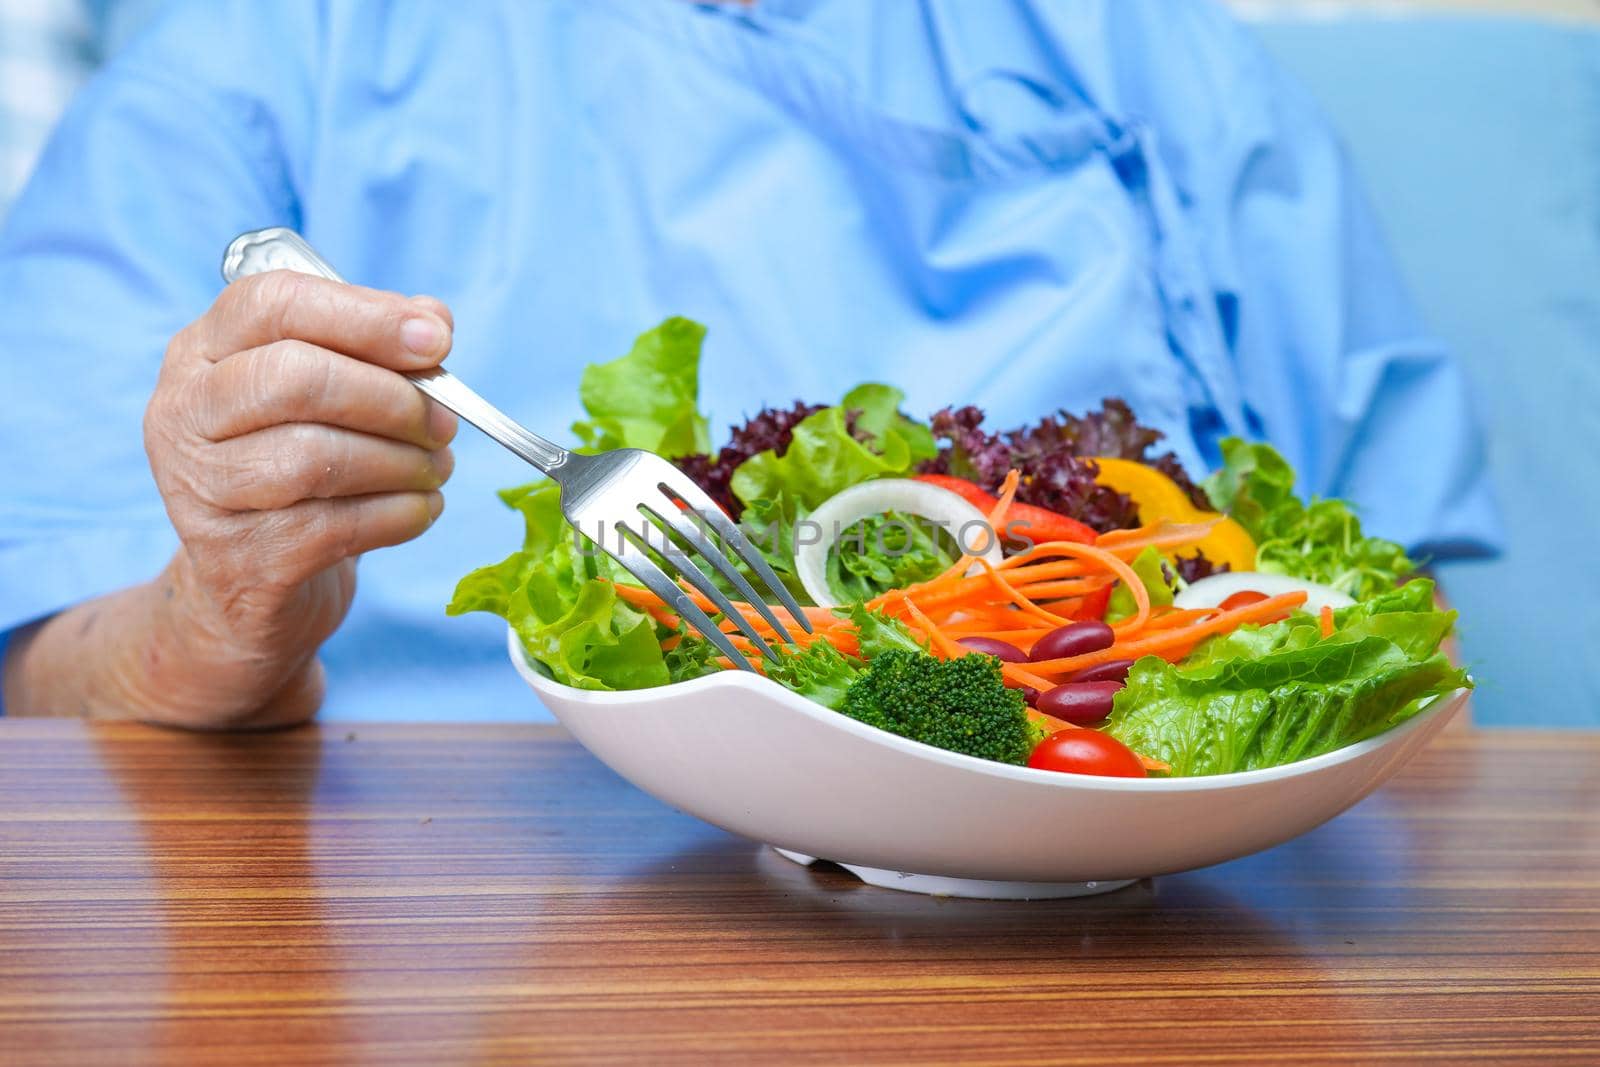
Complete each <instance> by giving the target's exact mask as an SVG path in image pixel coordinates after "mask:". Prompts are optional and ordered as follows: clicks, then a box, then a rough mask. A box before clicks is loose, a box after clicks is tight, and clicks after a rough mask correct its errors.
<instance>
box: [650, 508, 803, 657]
mask: <svg viewBox="0 0 1600 1067" xmlns="http://www.w3.org/2000/svg"><path fill="white" fill-rule="evenodd" d="M663 503H664V504H665V505H666V506H665V507H664V508H662V509H661V510H659V511H658V510H657V509H655V508H654V507H652V506H650V505H649V504H648V503H646V504H641V505H640V506H641V507H642V508H644V510H645V511H646V512H647V513H649V514H650V515H651V516H653V517H654V518H655V519H657V520H658V521H659V522H661V524H662V525H664V526H666V527H668V528H669V529H671V530H672V532H674V533H676V534H677V535H678V536H679V537H681V538H683V539H684V540H685V541H688V542H689V544H690V545H692V546H694V550H695V551H696V552H697V553H699V554H700V556H701V558H703V559H704V560H706V562H708V563H710V564H711V565H712V566H713V567H715V568H716V569H717V573H718V574H720V575H722V576H723V577H724V578H726V579H727V580H728V581H730V582H732V583H733V585H734V586H735V587H736V588H737V589H738V590H739V592H740V593H742V594H743V595H744V599H745V602H746V603H748V604H749V605H750V606H751V607H753V608H755V609H756V611H758V612H760V613H761V617H762V618H763V619H765V620H766V621H767V625H768V626H771V627H772V629H773V630H774V631H775V632H776V633H777V635H778V640H780V641H782V642H783V643H784V644H786V645H792V644H794V635H792V634H791V633H789V628H788V627H787V626H785V625H784V624H783V623H782V622H781V621H779V619H778V615H777V613H776V612H775V611H773V610H772V608H771V607H770V606H769V605H768V604H767V602H766V598H765V597H763V596H762V595H761V594H760V593H757V592H756V590H755V586H753V585H751V584H750V581H749V579H747V578H746V577H745V576H744V575H742V574H740V573H739V570H738V568H736V567H735V566H734V565H733V564H732V563H730V562H729V561H728V557H727V556H725V555H723V553H722V550H721V549H719V548H718V547H717V546H716V545H714V544H712V542H711V538H709V537H707V536H706V535H705V531H704V530H703V529H702V528H701V526H700V523H699V522H696V521H695V520H694V519H691V518H689V517H688V516H687V515H685V514H684V513H683V512H682V511H679V510H678V508H677V507H675V506H674V505H673V503H672V501H671V500H670V499H663ZM695 518H699V514H698V513H696V515H695ZM702 521H703V520H702ZM674 562H676V561H674ZM697 588H698V587H697ZM701 591H702V592H704V590H701ZM707 595H710V594H707ZM721 606H722V605H721V604H720V603H719V604H718V607H721ZM731 607H732V605H731V604H730V605H729V608H731ZM741 629H742V627H741Z"/></svg>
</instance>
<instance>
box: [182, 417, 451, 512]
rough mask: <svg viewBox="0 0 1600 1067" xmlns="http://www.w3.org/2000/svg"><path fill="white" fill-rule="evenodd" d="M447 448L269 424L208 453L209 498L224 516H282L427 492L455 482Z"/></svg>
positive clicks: (202, 484) (204, 480)
mask: <svg viewBox="0 0 1600 1067" xmlns="http://www.w3.org/2000/svg"><path fill="white" fill-rule="evenodd" d="M454 466H455V458H454V456H452V455H451V453H450V450H449V449H448V448H442V449H438V450H435V451H431V452H430V451H428V450H427V449H424V448H418V447H417V446H416V445H408V444H402V443H401V442H399V441H391V440H389V439H388V438H386V437H373V436H372V435H371V434H364V433H357V432H355V431H353V430H341V429H338V428H337V427H333V426H322V425H318V424H316V423H304V422H296V423H287V424H283V425H279V426H269V427H267V428H266V429H264V430H256V431H255V432H253V433H247V434H245V435H243V436H241V437H230V438H229V439H228V440H226V441H221V442H218V443H217V444H215V445H211V446H209V447H208V448H207V449H206V455H205V457H204V458H203V460H202V461H201V471H200V474H199V476H198V478H197V481H198V483H199V488H200V490H201V494H202V496H203V497H204V498H205V500H206V502H207V503H209V504H211V505H212V506H213V507H217V508H221V509H223V510H225V511H275V510H277V509H279V508H286V507H289V506H290V505H292V504H295V503H297V502H298V501H302V500H318V499H328V498H332V497H345V496H365V495H368V494H372V493H397V492H425V491H427V490H430V489H437V488H439V487H440V486H441V485H443V484H444V483H445V481H446V479H448V478H449V477H450V472H451V470H453V469H454Z"/></svg>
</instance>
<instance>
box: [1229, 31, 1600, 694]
mask: <svg viewBox="0 0 1600 1067" xmlns="http://www.w3.org/2000/svg"><path fill="white" fill-rule="evenodd" d="M1437 6H1438V5H1430V7H1437ZM1501 6H1502V7H1505V8H1507V9H1510V8H1511V7H1512V5H1501ZM1530 6H1535V5H1528V4H1519V5H1516V7H1518V8H1522V9H1524V10H1525V9H1527V8H1528V7H1530ZM1560 7H1561V10H1562V11H1563V12H1565V11H1570V12H1572V13H1573V14H1579V13H1581V12H1582V10H1583V9H1589V10H1591V11H1593V12H1594V13H1595V17H1596V18H1600V5H1592V4H1584V5H1560ZM1334 10H1335V9H1329V8H1326V7H1325V6H1324V7H1320V8H1318V9H1317V10H1316V11H1315V12H1313V13H1312V14H1309V15H1306V14H1297V13H1296V12H1295V11H1294V10H1290V11H1288V12H1287V13H1286V12H1285V8H1284V5H1252V6H1251V7H1250V8H1248V9H1247V13H1248V14H1250V15H1251V16H1252V21H1253V22H1254V24H1255V27H1256V29H1257V31H1258V33H1259V35H1260V37H1261V38H1262V40H1263V41H1264V42H1265V44H1266V46H1267V47H1268V49H1269V50H1270V51H1271V52H1272V53H1273V54H1274V56H1275V57H1276V58H1277V59H1278V60H1279V62H1281V63H1282V64H1283V65H1284V66H1285V67H1287V68H1288V69H1289V70H1290V71H1292V72H1293V73H1294V74H1296V75H1297V76H1298V77H1299V78H1300V80H1301V81H1303V82H1304V83H1305V84H1306V85H1307V86H1308V87H1309V88H1310V89H1311V90H1312V91H1313V92H1314V93H1315V94H1316V95H1317V96H1318V98H1319V99H1320V100H1321V101H1322V103H1323V105H1324V107H1325V108H1326V109H1327V110H1328V112H1329V113H1330V115H1331V116H1332V117H1333V120H1334V123H1335V125H1336V126H1338V127H1339V129H1340V130H1341V132H1342V133H1343V135H1344V137H1345V139H1346V141H1347V143H1348V145H1349V147H1350V149H1351V151H1352V153H1353V154H1354V156H1355V158H1356V161H1357V164H1358V169H1359V170H1360V171H1361V173H1362V175H1363V177H1364V178H1365V179H1366V182H1367V185H1368V188H1369V189H1370V191H1371V193H1372V195H1373V198H1374V199H1375V200H1376V202H1377V205H1378V208H1379V212H1380V214H1381V215H1382V216H1383V219H1384V222H1385V224H1386V226H1387V228H1388V231H1389V236H1390V240H1391V243H1392V244H1393V246H1394V248H1395V251H1396V253H1397V254H1398V256H1399V258H1400V261H1401V265H1402V267H1403V268H1404V269H1405V273H1406V276H1407V277H1408V279H1409V280H1410V283H1411V285H1412V288H1413V295H1414V297H1415V298H1416V300H1417V302H1418V303H1419V304H1420V306H1421V308H1422V311H1423V315H1424V317H1425V318H1426V320H1427V321H1428V323H1429V325H1430V326H1431V327H1432V328H1433V329H1434V330H1435V331H1436V332H1438V333H1439V334H1441V335H1442V336H1443V337H1444V338H1445V339H1447V340H1448V341H1450V342H1451V344H1452V345H1453V346H1454V347H1455V349H1456V351H1457V352H1458V353H1459V354H1460V357H1461V359H1462V360H1463V361H1464V363H1465V364H1466V366H1467V370H1468V372H1469V374H1470V375H1471V378H1472V380H1473V383H1474V385H1475V386H1476V388H1477V393H1478V400H1479V405H1480V409H1481V410H1482V411H1483V413H1484V416H1485V418H1486V420H1487V422H1488V425H1489V429H1490V450H1491V451H1490V462H1491V465H1492V467H1493V472H1494V479H1495V484H1496V488H1497V489H1498V491H1499V497H1500V503H1501V506H1502V509H1503V512H1504V515H1505V520H1506V528H1507V532H1508V537H1509V546H1510V550H1509V551H1508V553H1507V554H1506V555H1505V556H1504V557H1503V558H1501V559H1498V560H1494V561H1490V562H1481V563H1462V564H1454V565H1451V566H1448V567H1446V568H1443V569H1442V571H1443V579H1444V583H1445V586H1446V589H1447V591H1448V592H1449V594H1450V596H1451V597H1452V598H1453V599H1454V601H1455V602H1456V606H1457V607H1458V608H1460V610H1461V614H1462V626H1461V629H1462V641H1463V646H1464V649H1465V654H1466V657H1467V658H1468V659H1469V660H1470V661H1471V662H1472V663H1473V665H1474V667H1475V670H1476V673H1477V674H1478V676H1479V679H1480V688H1479V690H1478V693H1477V696H1476V699H1475V706H1474V714H1475V716H1476V720H1477V721H1478V722H1479V723H1484V724H1494V725H1516V724H1544V725H1552V726H1596V725H1600V669H1597V656H1596V654H1595V649H1597V648H1600V613H1597V612H1596V611H1595V610H1594V609H1593V607H1592V597H1593V595H1594V594H1593V591H1592V586H1593V584H1594V583H1593V581H1592V580H1591V579H1589V578H1587V577H1585V574H1586V568H1587V566H1588V564H1587V556H1588V553H1587V551H1585V549H1586V548H1587V547H1588V535H1589V534H1591V533H1593V532H1595V531H1596V530H1600V472H1597V470H1596V468H1595V456H1596V455H1597V454H1600V22H1590V21H1588V20H1585V19H1579V18H1553V17H1552V18H1526V17H1506V16H1500V15H1494V14H1485V15H1458V14H1450V13H1442V12H1440V11H1436V10H1429V11H1424V12H1412V13H1409V14H1400V13H1397V12H1396V11H1395V10H1393V9H1385V10H1384V11H1381V12H1376V13H1361V12H1352V11H1350V10H1348V9H1346V10H1345V11H1343V12H1341V13H1338V14H1337V15H1335V14H1331V13H1330V12H1332V11H1334Z"/></svg>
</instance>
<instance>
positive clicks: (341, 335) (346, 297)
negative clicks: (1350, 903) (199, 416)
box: [195, 270, 451, 371]
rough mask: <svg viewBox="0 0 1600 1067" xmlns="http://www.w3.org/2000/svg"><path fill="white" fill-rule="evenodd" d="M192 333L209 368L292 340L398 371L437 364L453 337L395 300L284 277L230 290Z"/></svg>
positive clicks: (281, 273)
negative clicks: (248, 351)
mask: <svg viewBox="0 0 1600 1067" xmlns="http://www.w3.org/2000/svg"><path fill="white" fill-rule="evenodd" d="M195 328H196V329H197V331H198V341H199V345H198V347H199V349H200V351H201V353H202V355H203V356H204V357H205V358H206V359H209V360H211V361H213V362H215V361H217V360H221V359H225V358H227V357H228V356H229V355H232V354H233V353H235V352H242V351H244V350H245V349H247V348H258V347H260V346H262V345H268V344H271V343H272V342H274V341H283V340H290V339H293V340H298V341H306V342H309V343H311V344H314V345H318V346H320V347H322V348H330V349H332V350H333V351H335V352H342V353H344V354H345V355H347V356H351V357H353V358H355V359H360V360H364V361H366V362H368V363H375V364H377V365H379V366H382V367H388V368H390V369H391V370H399V371H407V370H422V369H424V368H427V367H432V366H434V365H435V364H437V363H438V362H439V361H440V360H442V359H443V358H444V357H445V355H446V354H448V353H449V351H450V334H451V330H450V325H449V323H447V322H446V321H445V320H444V319H442V318H440V317H439V316H438V315H437V314H435V313H434V312H433V311H431V310H429V309H427V308H424V307H421V306H419V305H418V304H416V303H414V302H412V301H411V300H408V299H406V298H405V297H403V296H401V295H400V294H399V293H389V292H384V291H382V290H378V289H365V288H362V287H361V286H358V285H346V284H344V283H343V282H333V281H329V280H328V279H326V278H315V277H312V276H311V275H309V274H298V273H296V272H294V271H285V270H275V271H269V272H267V273H266V274H256V275H252V276H250V277H248V278H240V279H239V280H238V281H236V282H233V283H232V284H230V285H229V286H228V287H227V288H226V289H224V290H223V291H222V294H221V295H220V296H218V297H217V300H216V303H215V304H213V305H212V307H211V310H210V311H208V312H207V313H206V314H205V315H203V316H201V318H200V319H199V321H198V322H196V324H195Z"/></svg>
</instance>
